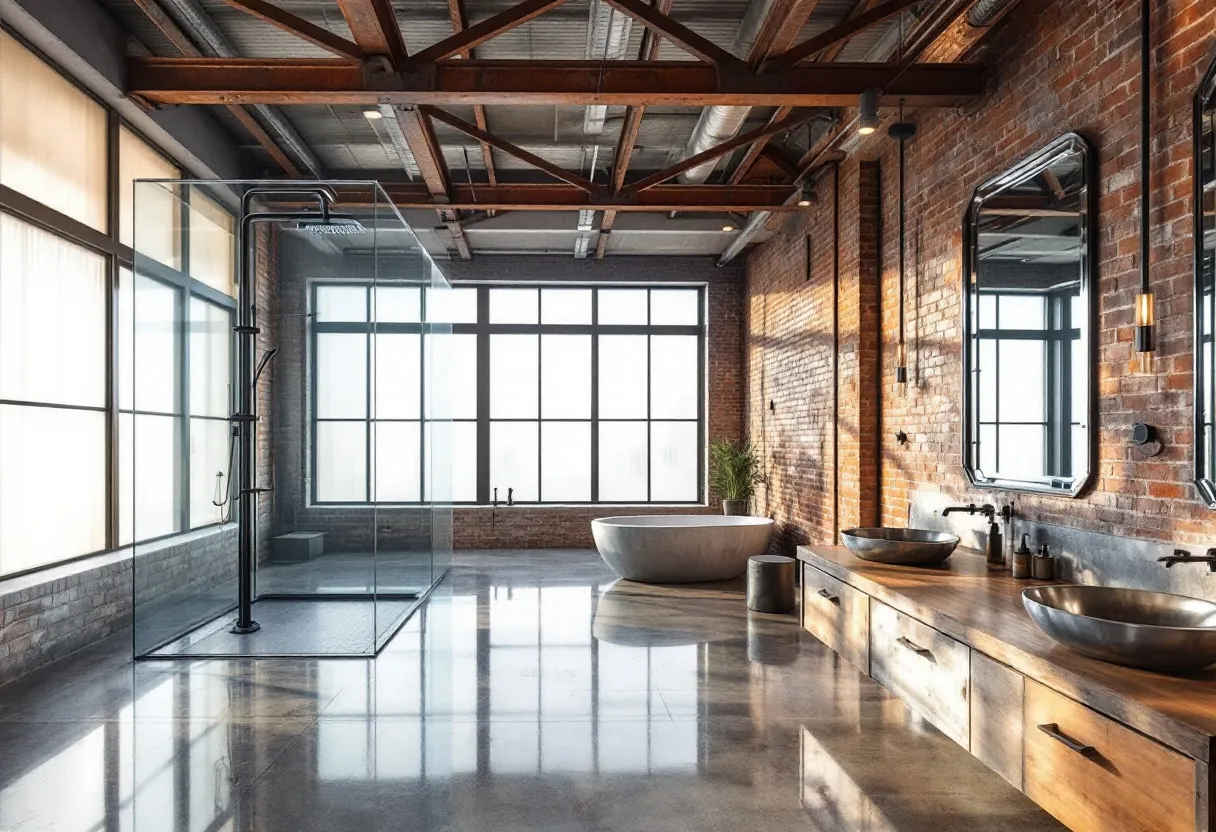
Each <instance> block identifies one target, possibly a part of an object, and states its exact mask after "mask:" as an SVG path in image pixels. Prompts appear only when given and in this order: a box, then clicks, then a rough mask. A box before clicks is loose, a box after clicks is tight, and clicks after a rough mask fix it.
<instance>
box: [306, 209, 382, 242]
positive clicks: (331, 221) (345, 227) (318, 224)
mask: <svg viewBox="0 0 1216 832" xmlns="http://www.w3.org/2000/svg"><path fill="white" fill-rule="evenodd" d="M296 230H297V231H303V232H304V233H305V234H314V235H317V236H330V237H342V236H347V235H350V234H362V233H364V232H366V231H367V229H366V228H364V227H363V223H361V222H359V221H358V220H357V219H355V218H354V217H352V216H348V215H345V214H330V215H329V216H328V217H322V216H320V215H318V216H317V217H316V218H315V219H313V218H309V219H305V220H300V221H299V222H298V223H296Z"/></svg>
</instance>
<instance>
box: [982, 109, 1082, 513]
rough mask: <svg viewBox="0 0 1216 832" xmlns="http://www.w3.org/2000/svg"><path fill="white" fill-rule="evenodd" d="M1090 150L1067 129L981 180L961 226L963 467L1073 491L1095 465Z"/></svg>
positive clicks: (1000, 479) (995, 484) (994, 478)
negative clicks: (1015, 162)
mask: <svg viewBox="0 0 1216 832" xmlns="http://www.w3.org/2000/svg"><path fill="white" fill-rule="evenodd" d="M1096 157H1097V154H1096V153H1095V152H1094V150H1093V148H1092V147H1091V146H1090V144H1089V142H1087V141H1086V140H1085V139H1084V138H1082V137H1081V136H1079V135H1077V134H1075V133H1069V134H1068V135H1065V136H1062V137H1061V138H1059V139H1057V140H1055V141H1054V142H1052V143H1051V144H1049V145H1048V146H1047V147H1045V148H1043V149H1042V150H1040V151H1038V152H1036V153H1034V154H1032V155H1031V156H1029V157H1028V158H1026V159H1024V160H1022V161H1021V162H1019V163H1018V164H1016V165H1014V166H1013V167H1012V168H1010V169H1009V170H1006V171H1004V172H1002V173H1000V174H998V175H997V176H994V177H992V178H991V179H989V180H988V181H986V182H984V183H983V184H981V185H980V186H979V187H978V188H976V189H975V193H974V194H973V196H972V198H971V203H970V205H968V208H967V214H966V217H965V218H964V222H963V303H962V307H963V356H962V358H963V449H962V450H963V465H964V468H965V470H966V473H967V478H968V479H969V480H970V482H971V483H972V485H976V486H980V487H984V488H1001V489H1010V490H1017V491H1036V492H1045V493H1051V494H1060V495H1066V496H1071V497H1075V496H1077V495H1078V494H1080V493H1081V491H1082V490H1084V488H1085V487H1086V485H1087V484H1088V483H1089V482H1090V481H1091V479H1092V478H1093V475H1094V472H1095V470H1096V468H1097V436H1096V430H1095V428H1094V425H1095V421H1096V419H1095V416H1096V409H1097V396H1096V394H1095V389H1094V388H1095V373H1096V371H1095V367H1096V362H1095V358H1094V344H1093V333H1094V319H1095V302H1094V292H1093V287H1094V284H1095V280H1096V273H1095V264H1096V263H1097V252H1096V241H1097V226H1096V217H1097V203H1096V191H1097V188H1096V187H1095V183H1096V182H1097V176H1096Z"/></svg>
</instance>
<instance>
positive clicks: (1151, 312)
mask: <svg viewBox="0 0 1216 832" xmlns="http://www.w3.org/2000/svg"><path fill="white" fill-rule="evenodd" d="M1151 15H1152V0H1142V2H1141V4H1140V292H1139V293H1138V294H1137V295H1136V309H1135V312H1136V358H1137V359H1138V364H1139V369H1140V372H1142V373H1151V372H1153V360H1154V357H1155V354H1156V349H1157V338H1156V335H1155V331H1154V330H1155V327H1156V323H1157V314H1156V310H1155V309H1154V308H1153V307H1154V304H1153V290H1152V287H1151V285H1150V283H1149V271H1148V266H1149V264H1148V261H1149V254H1150V253H1151V249H1152V243H1151V238H1150V235H1149V207H1150V201H1149V170H1150V159H1151V150H1152V138H1151V137H1150V135H1149V130H1150V128H1151V124H1150V115H1151V112H1152V110H1151V107H1152V66H1151V55H1152V53H1151V43H1150V29H1151V26H1150V22H1151Z"/></svg>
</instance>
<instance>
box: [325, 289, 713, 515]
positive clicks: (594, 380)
mask: <svg viewBox="0 0 1216 832" xmlns="http://www.w3.org/2000/svg"><path fill="white" fill-rule="evenodd" d="M354 285H362V286H365V287H366V288H367V291H368V293H369V295H368V300H367V309H368V310H369V314H368V316H369V318H371V317H372V316H373V315H372V312H371V310H372V309H373V308H374V307H373V299H372V296H371V294H370V293H371V290H372V288H373V286H381V287H389V286H410V287H417V288H419V289H420V290H421V304H420V309H421V318H422V319H423V322H416V323H388V322H380V321H374V322H373V321H370V320H369V321H366V322H350V323H339V322H319V321H317V320H316V317H315V309H316V297H317V295H316V293H317V289H318V288H319V287H322V286H354ZM429 288H430V287H426V286H423V285H421V284H419V283H417V282H409V281H401V282H397V281H378V282H377V281H351V280H342V279H323V278H322V279H315V280H310V281H309V283H308V288H307V292H308V330H309V331H308V350H309V355H308V380H309V381H308V384H309V389H308V396H307V400H308V421H309V437H310V442H309V452H308V466H309V475H310V476H309V489H308V500H309V504H310V505H313V506H323V507H335V506H422V505H427V504H429V501H428V496H429V495H428V493H427V491H428V490H427V488H426V482H425V477H426V468H427V466H426V447H425V441H426V440H425V437H426V427H425V426H426V424H427V422H428V421H430V420H429V419H427V418H426V412H427V410H426V408H427V404H426V387H427V379H426V363H427V346H426V342H427V339H426V336H427V334H429V333H430V332H431V330H430V329H429V328H431V327H441V329H440V330H438V331H437V332H436V333H435V334H447V333H450V334H453V335H473V336H475V338H476V354H477V374H476V378H477V417H476V418H475V419H468V418H461V419H451V420H448V419H443V420H439V421H452V422H462V423H473V424H475V425H476V428H475V430H476V434H477V455H476V456H477V473H476V482H477V489H476V498H475V499H473V500H454V501H452V504H453V505H457V506H490V505H500V506H501V505H506V504H507V502H508V495H507V494H505V493H502V492H501V491H500V493H499V494H498V495H497V502H495V494H494V491H493V488H492V486H491V479H490V478H491V472H490V427H491V425H492V424H494V423H531V424H536V426H537V468H536V483H537V491H538V495H537V499H535V500H512V504H513V505H516V506H535V507H546V506H646V505H656V506H703V505H705V504H706V502H705V500H706V493H707V492H706V482H705V479H706V477H705V474H706V458H705V456H706V445H707V442H706V436H707V423H706V420H707V412H708V404H707V401H706V389H707V379H706V366H707V360H706V347H707V344H708V312H707V300H708V286H707V284H705V283H701V282H672V283H661V282H656V283H650V282H617V283H586V282H576V281H560V282H540V281H536V282H472V281H468V282H461V283H455V284H453V285H452V287H451V288H452V289H474V290H476V292H477V296H476V301H477V302H476V309H477V321H476V322H475V323H448V322H443V321H431V322H427V321H426V317H427V312H426V304H427V300H426V298H427V294H428V291H429ZM495 289H533V290H537V291H536V298H537V301H536V302H537V313H536V320H537V321H540V320H541V304H542V298H543V290H545V289H585V290H591V323H590V324H544V323H535V324H503V323H490V293H491V292H492V291H493V290H495ZM600 289H608V290H612V289H641V290H647V298H646V314H647V323H645V324H631V325H617V324H600V323H599V292H598V291H597V290H600ZM664 289H688V290H695V291H696V292H697V323H696V324H688V325H663V324H652V323H650V316H651V315H652V304H651V295H650V294H649V292H650V290H660V291H661V290H664ZM351 332H356V333H367V336H368V347H367V348H368V359H367V367H366V368H365V372H366V373H367V374H368V393H367V395H368V397H369V399H370V396H371V391H372V389H373V388H372V386H371V382H372V379H371V366H372V364H373V363H374V362H373V361H372V360H371V350H372V349H373V348H374V342H373V341H372V336H373V334H393V333H405V334H415V333H416V334H419V335H420V336H421V338H422V348H421V349H420V350H419V355H420V362H421V368H420V378H421V391H420V394H419V395H420V398H419V417H420V418H419V420H418V421H419V432H418V433H419V445H420V454H421V455H420V460H421V464H420V465H419V479H420V482H419V492H418V493H419V495H420V499H419V500H418V501H409V502H406V501H394V500H372V499H370V495H371V494H372V490H373V485H374V484H373V483H372V481H371V478H372V472H373V471H374V465H373V463H374V459H373V454H374V449H373V447H372V443H371V441H370V439H371V436H372V432H371V425H372V423H373V422H378V421H390V422H391V421H407V422H412V421H414V420H412V419H387V420H382V419H378V418H373V417H372V415H371V412H372V409H371V407H370V402H369V407H368V409H367V411H366V413H367V415H365V417H364V419H363V421H365V422H366V423H367V425H368V429H367V431H366V432H365V445H364V454H365V463H364V464H365V476H366V480H367V483H366V486H365V489H366V490H365V494H367V495H368V499H366V500H359V501H351V500H340V501H339V500H319V499H318V498H317V492H318V480H319V476H318V465H317V425H318V424H319V423H320V422H325V421H335V422H357V421H360V420H359V419H350V418H345V419H344V418H333V419H329V418H326V419H319V418H318V417H317V375H316V374H317V364H318V362H317V335H318V334H321V333H351ZM508 334H521V335H537V336H538V338H537V345H538V348H537V396H538V406H537V415H536V417H535V418H531V417H527V418H498V417H492V416H491V414H490V360H489V359H490V340H491V336H493V335H508ZM543 335H589V336H590V338H591V358H590V362H591V367H590V371H591V379H590V384H591V413H590V415H589V417H588V418H585V419H583V418H544V417H543V416H542V415H541V410H540V404H539V399H540V397H541V396H542V395H543V390H542V388H543V382H542V375H541V361H542V356H543V350H542V349H541V348H540V343H541V342H540V337H541V336H543ZM602 335H646V336H648V337H650V336H662V335H686V336H696V338H697V414H696V418H695V420H694V419H660V418H653V417H652V416H651V414H650V405H651V403H650V398H651V395H650V394H651V390H650V383H649V374H650V361H649V356H650V352H649V341H648V348H647V357H648V360H647V366H646V374H647V384H646V397H647V415H646V417H644V418H642V417H639V418H601V417H600V416H599V340H600V336H602ZM694 421H695V422H696V425H697V475H696V476H697V495H696V498H695V499H693V500H687V501H677V500H654V499H651V498H650V494H651V490H652V481H653V455H652V454H651V453H650V449H651V447H652V443H653V438H652V430H653V425H654V424H655V423H668V422H670V423H685V424H687V423H692V422H694ZM604 422H645V423H646V426H647V499H646V500H635V501H629V500H601V499H600V498H599V468H600V466H599V426H600V424H601V423H604ZM546 423H589V425H590V431H591V438H590V442H591V449H590V451H591V460H590V480H591V482H590V487H591V499H589V500H552V501H547V500H545V499H544V495H543V493H540V492H541V487H542V486H541V484H542V481H543V461H542V457H543V452H544V447H543V442H542V439H541V431H542V426H543V425H544V424H546Z"/></svg>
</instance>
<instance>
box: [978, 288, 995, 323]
mask: <svg viewBox="0 0 1216 832" xmlns="http://www.w3.org/2000/svg"><path fill="white" fill-rule="evenodd" d="M979 318H980V319H979V327H980V329H995V328H996V295H989V294H981V295H980V304H979Z"/></svg>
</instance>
